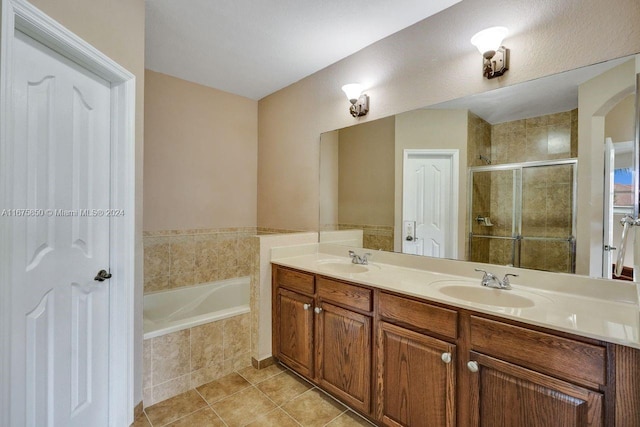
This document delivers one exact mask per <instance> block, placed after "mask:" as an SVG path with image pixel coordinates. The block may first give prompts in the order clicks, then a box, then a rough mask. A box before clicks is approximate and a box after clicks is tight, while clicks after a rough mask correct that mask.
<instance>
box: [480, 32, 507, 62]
mask: <svg viewBox="0 0 640 427" xmlns="http://www.w3.org/2000/svg"><path fill="white" fill-rule="evenodd" d="M508 32H509V30H508V29H507V28H506V27H491V28H487V29H486V30H482V31H480V32H479V33H476V34H475V35H474V36H473V37H471V44H472V45H474V46H475V47H477V48H478V50H479V51H480V53H481V54H482V55H483V56H484V55H485V54H486V53H487V52H495V51H496V50H498V48H499V47H500V46H501V45H502V40H504V38H505V37H506V36H507V33H508ZM492 56H493V55H492Z"/></svg>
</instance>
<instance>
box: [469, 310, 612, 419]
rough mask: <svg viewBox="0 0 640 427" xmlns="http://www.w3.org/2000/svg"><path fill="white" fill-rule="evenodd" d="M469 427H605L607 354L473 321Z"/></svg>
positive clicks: (534, 332) (474, 318)
mask: <svg viewBox="0 0 640 427" xmlns="http://www.w3.org/2000/svg"><path fill="white" fill-rule="evenodd" d="M469 323H470V347H471V351H470V352H469V361H468V362H467V363H468V364H467V369H468V371H469V373H470V387H469V390H470V392H469V399H468V400H469V402H470V404H471V408H470V419H471V426H498V425H499V426H524V427H526V426H532V427H534V426H549V425H558V426H567V427H570V426H576V427H578V426H585V427H586V426H589V427H597V426H603V425H605V398H604V392H603V391H601V390H606V389H607V371H606V368H607V364H606V355H607V349H606V347H604V346H602V345H597V344H591V343H587V342H582V341H578V340H574V339H570V338H564V337H561V336H556V335H551V334H549V333H546V332H541V331H537V330H531V329H528V328H523V327H521V326H516V325H511V324H506V323H502V322H499V321H495V320H491V319H486V318H482V317H478V316H474V315H471V316H470V321H469Z"/></svg>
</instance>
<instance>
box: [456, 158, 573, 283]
mask: <svg viewBox="0 0 640 427" xmlns="http://www.w3.org/2000/svg"><path fill="white" fill-rule="evenodd" d="M576 174H577V160H576V159H567V160H554V161H544V162H527V163H513V164H505V165H495V166H476V167H472V168H470V169H469V188H471V192H470V201H469V225H468V227H469V257H468V259H469V260H470V261H475V262H483V263H488V264H499V265H512V266H515V267H522V268H531V269H536V270H546V271H554V272H566V273H574V272H575V246H576V240H575V227H576V225H575V218H576V215H575V206H576Z"/></svg>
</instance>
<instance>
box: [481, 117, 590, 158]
mask: <svg viewBox="0 0 640 427" xmlns="http://www.w3.org/2000/svg"><path fill="white" fill-rule="evenodd" d="M479 154H480V153H479ZM577 155H578V110H577V109H575V110H571V111H565V112H562V113H556V114H549V115H546V116H540V117H532V118H529V119H523V120H516V121H512V122H506V123H498V124H495V125H493V126H491V155H490V158H491V163H492V164H494V165H496V164H504V163H520V162H530V161H536V160H554V159H566V158H571V157H577ZM475 157H479V156H478V155H476V156H475Z"/></svg>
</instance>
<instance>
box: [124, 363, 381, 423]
mask: <svg viewBox="0 0 640 427" xmlns="http://www.w3.org/2000/svg"><path fill="white" fill-rule="evenodd" d="M160 426H172V427H178V426H181V427H187V426H188V427H241V426H250V427H258V426H260V427H270V426H272V427H300V426H302V427H322V426H327V427H358V426H365V427H366V426H371V424H370V423H369V422H367V421H366V420H364V419H363V418H361V417H359V416H358V415H356V414H355V413H354V412H352V411H351V410H349V409H348V408H347V407H346V406H344V405H342V404H341V403H339V402H337V401H336V400H334V399H332V398H331V397H329V396H327V395H326V394H324V393H323V392H322V391H320V390H319V389H318V388H316V387H314V386H313V385H312V384H310V383H308V382H306V381H304V380H303V379H301V378H300V377H298V376H297V375H295V374H293V373H292V372H290V371H289V370H287V369H285V368H283V367H281V366H280V365H271V366H269V367H267V368H264V369H261V370H257V369H254V368H253V367H251V366H250V367H247V368H243V369H240V370H238V371H236V372H234V373H232V374H230V375H227V376H226V377H223V378H220V379H219V380H216V381H212V382H210V383H207V384H204V385H202V386H200V387H198V388H196V389H195V390H189V391H187V392H186V393H183V394H180V395H178V396H175V397H172V398H171V399H168V400H165V401H163V402H160V403H156V404H155V405H152V406H150V407H148V408H145V410H144V413H143V414H142V415H141V416H140V417H138V419H137V420H136V422H135V423H134V424H133V427H160Z"/></svg>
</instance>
